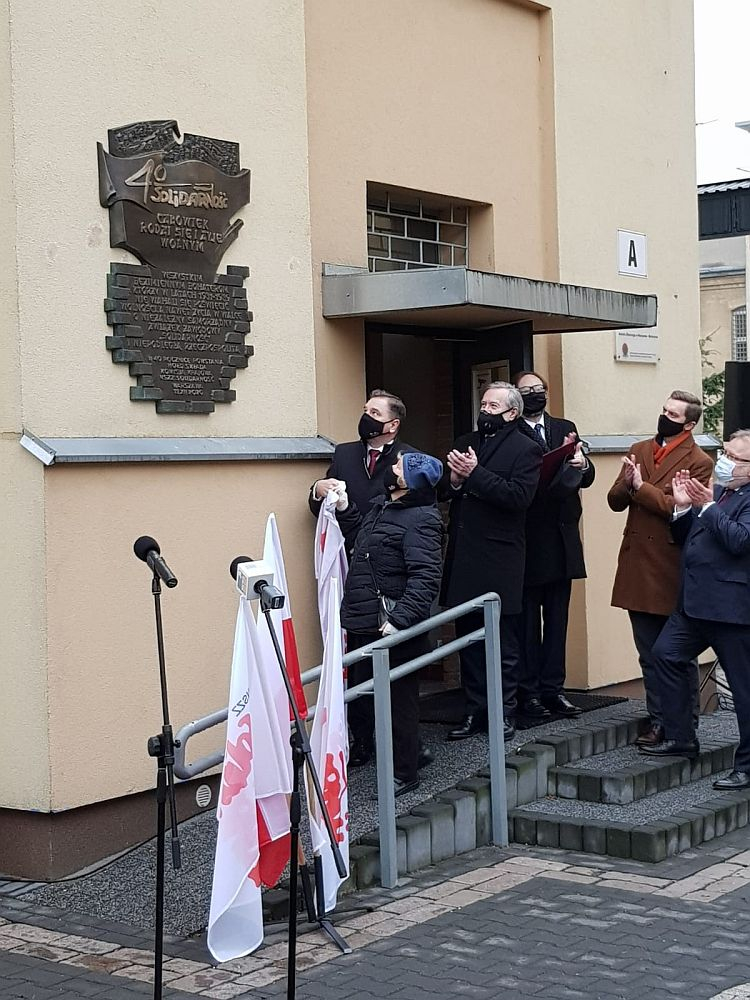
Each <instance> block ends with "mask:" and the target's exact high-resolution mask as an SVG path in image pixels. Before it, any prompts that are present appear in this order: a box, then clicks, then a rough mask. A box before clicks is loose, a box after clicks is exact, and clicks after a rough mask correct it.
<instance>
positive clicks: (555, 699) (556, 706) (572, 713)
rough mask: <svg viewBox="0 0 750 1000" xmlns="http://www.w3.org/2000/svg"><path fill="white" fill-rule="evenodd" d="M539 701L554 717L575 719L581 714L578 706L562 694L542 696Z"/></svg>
mask: <svg viewBox="0 0 750 1000" xmlns="http://www.w3.org/2000/svg"><path fill="white" fill-rule="evenodd" d="M541 703H542V705H543V706H544V707H545V708H546V709H547V711H549V712H551V714H552V715H553V716H554V717H555V718H556V719H575V718H576V716H578V715H580V714H581V710H580V708H578V706H577V705H574V704H573V702H572V701H568V699H567V698H566V697H565V695H564V694H556V695H553V696H552V697H551V698H542V699H541Z"/></svg>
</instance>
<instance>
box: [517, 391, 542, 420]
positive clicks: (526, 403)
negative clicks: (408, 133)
mask: <svg viewBox="0 0 750 1000" xmlns="http://www.w3.org/2000/svg"><path fill="white" fill-rule="evenodd" d="M522 395H523V412H524V416H527V417H536V416H538V415H539V414H540V413H541V412H542V410H543V409H544V407H545V406H546V405H547V393H546V392H527V393H526V394H525V395H524V394H522Z"/></svg>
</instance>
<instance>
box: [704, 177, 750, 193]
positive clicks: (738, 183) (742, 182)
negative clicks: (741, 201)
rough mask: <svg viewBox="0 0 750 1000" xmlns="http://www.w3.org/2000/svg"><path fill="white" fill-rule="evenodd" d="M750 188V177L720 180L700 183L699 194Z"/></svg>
mask: <svg viewBox="0 0 750 1000" xmlns="http://www.w3.org/2000/svg"><path fill="white" fill-rule="evenodd" d="M748 188H750V177H749V178H747V179H745V178H742V177H739V178H737V180H735V181H720V182H719V183H718V184H699V185H698V194H699V195H702V194H720V193H721V192H722V191H744V190H747V189H748Z"/></svg>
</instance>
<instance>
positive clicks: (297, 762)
mask: <svg viewBox="0 0 750 1000" xmlns="http://www.w3.org/2000/svg"><path fill="white" fill-rule="evenodd" d="M273 589H274V590H275V588H273ZM269 590H271V588H268V590H263V591H262V592H261V594H260V609H261V611H262V612H263V614H264V615H265V618H266V622H267V624H268V631H269V633H270V636H271V642H272V643H273V648H274V652H275V653H276V659H277V661H278V664H279V669H280V671H281V677H282V680H283V681H284V687H285V688H286V695H287V698H288V700H289V708H290V709H291V712H292V733H291V736H290V743H291V746H292V794H291V797H290V800H289V828H290V833H291V838H290V839H291V845H290V857H289V946H288V954H287V994H286V995H287V1000H294V997H295V996H296V967H297V873H298V870H299V855H298V844H299V826H300V819H301V815H302V802H301V795H300V777H301V775H302V771H303V770H304V768H305V765H307V772H308V774H309V775H310V779H311V781H312V785H313V789H314V791H315V798H316V799H317V800H318V805H319V806H320V813H321V816H322V817H323V822H324V824H325V828H326V833H327V834H328V840H329V841H330V844H331V853H332V855H333V861H334V864H335V865H336V871H337V872H338V873H339V876H340V877H341V878H342V879H344V878H346V876H347V870H346V865H345V864H344V859H343V857H342V856H341V851H340V850H339V845H338V841H337V840H336V834H335V832H334V829H333V824H332V823H331V817H330V816H329V815H328V810H327V809H326V805H325V800H324V797H323V789H322V786H321V784H320V776H319V775H318V772H317V769H316V767H315V762H314V761H313V759H312V748H311V746H310V738H309V737H308V735H307V730H306V729H305V726H304V724H303V722H302V718H301V717H300V714H299V709H298V708H297V702H296V699H295V697H294V691H293V689H292V682H291V680H290V679H289V672H288V671H287V668H286V662H285V660H284V654H283V652H282V650H281V646H280V645H279V640H278V637H277V635H276V629H275V628H274V624H273V618H272V616H271V612H272V611H273V610H277V609H278V608H279V606H280V605H279V603H278V600H279V598H278V593H279V592H278V590H276V595H277V596H275V597H271V596H270V595H269ZM285 599H286V598H285V596H283V595H282V600H285ZM272 601H273V602H274V603H272ZM274 605H275V606H274ZM316 860H317V859H316ZM319 868H320V866H319V865H316V872H315V874H316V879H317V876H318V869H319ZM320 874H321V877H322V871H321V872H320ZM320 885H321V887H322V881H321V883H320ZM319 891H320V890H319ZM316 919H317V922H318V924H319V926H320V927H321V929H322V930H324V931H325V932H326V933H327V934H328V935H329V937H330V938H331V939H332V940H333V941H334V943H335V944H336V945H338V947H339V948H340V949H341V950H342V952H344V953H345V954H349V953H350V952H351V950H352V949H351V948H350V947H349V945H347V943H346V942H345V941H344V939H343V938H342V937H341V935H340V934H339V933H338V931H336V929H335V928H334V927H333V925H332V924H331V923H330V921H329V920H327V919H326V918H325V914H324V913H321V912H320V905H318V912H317V915H316Z"/></svg>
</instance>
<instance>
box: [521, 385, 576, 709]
mask: <svg viewBox="0 0 750 1000" xmlns="http://www.w3.org/2000/svg"><path fill="white" fill-rule="evenodd" d="M513 382H514V384H515V385H516V387H517V388H518V391H519V392H520V393H521V398H522V399H523V420H522V421H521V428H522V430H524V431H525V433H526V434H527V435H528V436H529V437H531V438H533V440H534V441H536V442H537V444H539V446H540V447H541V448H542V450H543V451H544V452H549V451H553V450H554V449H556V448H559V447H561V446H562V445H564V444H575V451H574V452H573V454H572V455H571V456H570V457H569V458H568V459H567V461H565V462H563V463H562V464H561V465H560V468H559V469H558V470H557V472H556V473H555V474H554V476H553V477H552V479H551V480H550V481H549V482H548V483H546V484H545V485H544V486H541V485H540V487H539V489H538V490H537V492H536V495H535V496H534V502H533V503H532V504H531V507H529V509H528V510H527V512H526V568H525V571H524V582H523V609H522V612H521V630H522V635H521V644H522V647H521V648H522V652H523V657H522V662H523V666H522V668H521V680H520V684H519V690H518V722H519V725H521V726H523V727H527V726H534V725H539V724H540V723H542V722H548V721H549V720H550V719H551V718H552V717H554V718H556V719H561V718H562V719H570V718H574V717H575V716H577V715H580V714H581V710H580V709H579V708H576V706H575V705H573V704H572V703H571V702H570V701H569V700H568V698H566V697H565V692H564V687H565V642H566V638H567V634H568V607H569V605H570V591H571V581H572V580H579V579H582V578H583V577H585V576H586V567H585V565H584V561H583V546H582V544H581V536H580V533H579V530H578V522H579V521H580V519H581V513H582V507H581V498H580V490H581V489H586V488H587V487H588V486H591V484H592V483H593V481H594V475H595V473H594V466H593V463H592V462H591V461H590V460H589V459H588V458H587V457H586V455H585V454H584V453H583V445H582V443H581V441H580V440H579V438H578V431H577V429H576V425H575V424H574V423H573V422H572V421H571V420H563V419H562V418H560V417H551V416H550V415H549V414H548V413H547V410H546V407H547V382H546V381H545V379H543V378H542V376H541V375H540V374H539V373H538V372H533V371H525V372H518V374H517V375H515V376H514V378H513Z"/></svg>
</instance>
